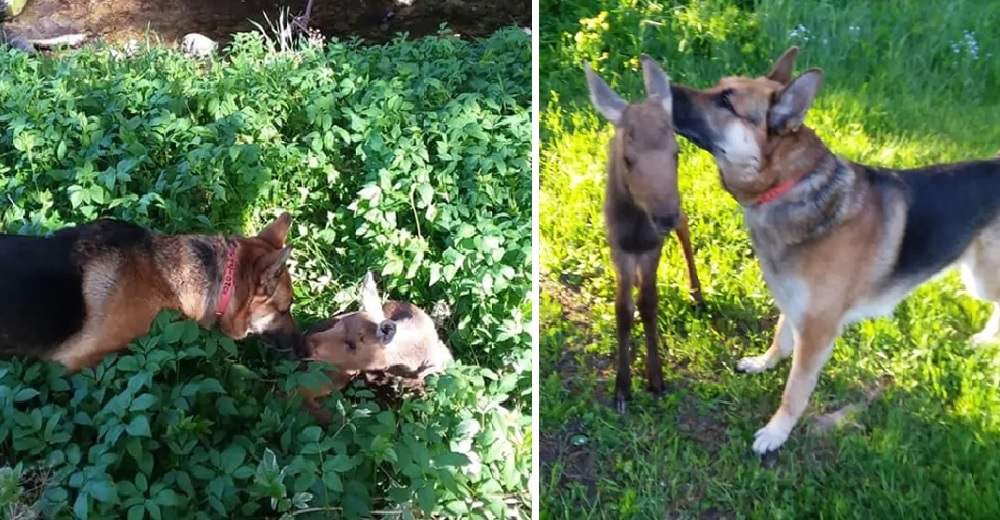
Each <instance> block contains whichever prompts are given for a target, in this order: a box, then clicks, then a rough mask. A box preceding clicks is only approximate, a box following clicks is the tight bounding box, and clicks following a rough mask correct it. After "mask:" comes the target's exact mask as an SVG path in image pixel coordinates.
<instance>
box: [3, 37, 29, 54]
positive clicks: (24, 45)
mask: <svg viewBox="0 0 1000 520" xmlns="http://www.w3.org/2000/svg"><path fill="white" fill-rule="evenodd" d="M7 45H10V46H11V48H14V49H17V50H19V51H24V52H26V53H28V54H34V53H35V52H36V51H35V46H34V45H32V44H31V42H29V41H28V40H25V39H24V38H11V39H10V40H7Z"/></svg>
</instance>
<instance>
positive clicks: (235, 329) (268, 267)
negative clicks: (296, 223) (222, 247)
mask: <svg viewBox="0 0 1000 520" xmlns="http://www.w3.org/2000/svg"><path fill="white" fill-rule="evenodd" d="M291 224H292V218H291V216H290V215H289V214H288V213H282V214H281V215H280V216H278V217H277V218H276V219H274V220H273V221H272V222H271V223H269V224H268V225H267V226H265V227H264V229H262V230H261V231H260V233H258V234H257V236H256V237H242V238H239V239H238V241H239V253H238V259H237V262H238V263H237V271H236V273H235V275H234V276H235V278H236V284H235V287H234V289H233V296H232V299H233V301H232V302H231V303H230V304H229V309H228V310H227V311H226V312H225V313H224V314H223V315H222V316H221V317H220V318H219V329H220V330H222V332H223V333H224V334H226V335H227V336H229V337H231V338H234V339H242V338H245V337H246V336H247V335H249V334H255V335H260V336H262V337H263V338H264V339H266V340H268V341H269V342H271V343H275V344H276V345H277V346H278V347H279V348H282V349H284V350H288V349H293V348H295V347H296V346H297V345H298V343H299V341H300V339H301V338H300V335H299V328H298V325H296V323H295V320H294V319H292V315H291V312H290V311H291V307H292V278H291V275H290V274H289V273H288V266H287V262H288V258H289V256H290V255H291V253H292V248H291V246H286V245H285V239H286V238H288V229H289V228H290V227H291Z"/></svg>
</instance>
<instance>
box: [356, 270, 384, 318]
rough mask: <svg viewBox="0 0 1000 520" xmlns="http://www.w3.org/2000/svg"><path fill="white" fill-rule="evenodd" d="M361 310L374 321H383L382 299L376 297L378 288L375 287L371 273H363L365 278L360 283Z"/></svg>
mask: <svg viewBox="0 0 1000 520" xmlns="http://www.w3.org/2000/svg"><path fill="white" fill-rule="evenodd" d="M361 310H363V311H365V312H366V313H368V315H369V316H372V317H373V318H374V319H376V320H379V321H382V320H384V319H385V312H384V311H383V309H382V298H381V297H379V295H378V286H377V285H375V276H374V275H372V272H371V271H368V272H367V273H365V278H364V280H363V281H362V282H361Z"/></svg>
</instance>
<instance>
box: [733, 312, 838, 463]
mask: <svg viewBox="0 0 1000 520" xmlns="http://www.w3.org/2000/svg"><path fill="white" fill-rule="evenodd" d="M839 329H840V325H839V323H838V321H836V320H833V319H831V318H830V314H829V313H828V314H827V315H826V316H822V317H821V316H816V315H813V316H807V317H806V318H805V319H804V323H803V324H802V328H801V330H800V331H799V334H798V336H797V337H796V338H795V353H794V355H793V356H792V370H791V372H789V374H788V382H787V383H786V384H785V393H784V395H782V397H781V406H780V407H778V411H777V412H775V414H774V416H773V417H771V420H770V421H768V423H767V426H765V427H763V428H761V429H760V430H758V431H757V432H756V433H754V441H753V450H754V451H755V452H757V453H759V454H761V455H763V454H765V453H767V452H769V451H774V450H777V449H778V448H780V447H781V445H782V444H784V443H785V441H786V440H787V439H788V434H790V433H791V432H792V428H794V427H795V424H796V423H798V421H799V418H800V417H802V414H803V412H805V411H806V406H807V405H808V404H809V397H810V396H812V393H813V390H814V389H815V388H816V382H817V381H818V380H819V374H820V372H821V371H822V370H823V365H825V364H826V362H827V360H828V359H830V354H831V353H832V352H833V342H834V340H835V339H836V338H837V333H838V332H839Z"/></svg>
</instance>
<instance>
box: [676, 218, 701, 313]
mask: <svg viewBox="0 0 1000 520" xmlns="http://www.w3.org/2000/svg"><path fill="white" fill-rule="evenodd" d="M676 233H677V241H678V242H680V243H681V249H683V250H684V261H685V263H687V270H688V281H689V282H690V283H691V297H692V298H694V301H695V302H697V303H698V305H703V304H704V303H705V300H704V299H703V298H702V296H701V281H699V280H698V270H697V269H696V268H695V265H694V249H693V248H692V247H691V230H690V229H688V217H687V213H684V212H683V211H681V221H680V225H678V226H677V230H676Z"/></svg>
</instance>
